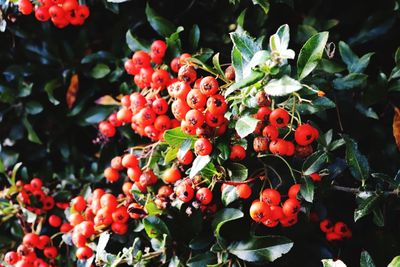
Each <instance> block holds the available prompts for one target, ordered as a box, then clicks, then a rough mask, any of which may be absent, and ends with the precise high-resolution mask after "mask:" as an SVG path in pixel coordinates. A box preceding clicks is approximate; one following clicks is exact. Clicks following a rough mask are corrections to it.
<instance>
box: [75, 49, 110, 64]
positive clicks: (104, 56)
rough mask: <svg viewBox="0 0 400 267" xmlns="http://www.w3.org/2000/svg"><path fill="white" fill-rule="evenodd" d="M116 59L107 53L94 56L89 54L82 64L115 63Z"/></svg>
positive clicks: (99, 52)
mask: <svg viewBox="0 0 400 267" xmlns="http://www.w3.org/2000/svg"><path fill="white" fill-rule="evenodd" d="M114 60H115V57H114V56H113V54H111V53H110V52H107V51H98V52H96V53H93V54H89V55H87V56H85V57H84V58H82V60H81V64H86V63H92V62H101V61H103V62H104V61H114Z"/></svg>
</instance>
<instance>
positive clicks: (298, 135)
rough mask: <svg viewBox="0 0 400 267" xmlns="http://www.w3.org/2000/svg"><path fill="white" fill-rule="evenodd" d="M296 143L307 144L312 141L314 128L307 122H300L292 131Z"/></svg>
mask: <svg viewBox="0 0 400 267" xmlns="http://www.w3.org/2000/svg"><path fill="white" fill-rule="evenodd" d="M294 139H295V140H296V143H297V144H299V145H301V146H307V145H309V144H311V143H312V142H313V141H314V128H313V127H312V126H311V125H309V124H302V125H300V126H299V127H297V129H296V131H295V132H294Z"/></svg>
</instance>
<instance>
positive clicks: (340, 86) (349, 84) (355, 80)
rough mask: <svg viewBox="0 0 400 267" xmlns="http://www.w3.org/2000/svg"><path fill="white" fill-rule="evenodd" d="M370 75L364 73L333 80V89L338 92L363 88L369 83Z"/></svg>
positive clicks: (351, 74)
mask: <svg viewBox="0 0 400 267" xmlns="http://www.w3.org/2000/svg"><path fill="white" fill-rule="evenodd" d="M367 78H368V75H366V74H363V73H350V74H348V75H347V76H344V77H340V78H336V79H334V80H333V87H334V88H335V89H337V90H348V89H352V88H356V87H363V86H365V83H366V82H367Z"/></svg>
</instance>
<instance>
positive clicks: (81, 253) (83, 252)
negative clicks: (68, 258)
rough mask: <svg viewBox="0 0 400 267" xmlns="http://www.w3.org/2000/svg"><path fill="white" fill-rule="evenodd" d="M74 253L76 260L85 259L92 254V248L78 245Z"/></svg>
mask: <svg viewBox="0 0 400 267" xmlns="http://www.w3.org/2000/svg"><path fill="white" fill-rule="evenodd" d="M75 255H76V258H77V259H78V260H87V259H89V258H90V257H92V256H93V250H92V249H91V248H89V247H87V246H85V247H80V248H78V249H77V250H76V254H75Z"/></svg>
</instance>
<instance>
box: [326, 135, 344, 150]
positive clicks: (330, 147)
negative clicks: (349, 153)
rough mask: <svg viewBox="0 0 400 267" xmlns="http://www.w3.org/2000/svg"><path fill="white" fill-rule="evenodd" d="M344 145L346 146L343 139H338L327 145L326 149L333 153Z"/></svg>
mask: <svg viewBox="0 0 400 267" xmlns="http://www.w3.org/2000/svg"><path fill="white" fill-rule="evenodd" d="M344 144H346V142H345V141H344V139H343V138H340V139H338V140H335V141H333V142H332V143H330V144H329V145H328V147H327V149H328V150H329V151H334V150H336V149H338V148H339V147H341V146H343V145H344Z"/></svg>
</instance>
